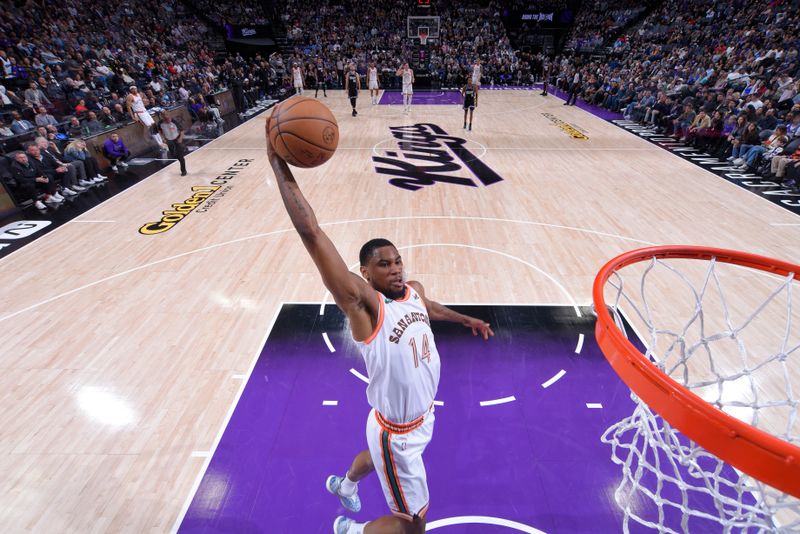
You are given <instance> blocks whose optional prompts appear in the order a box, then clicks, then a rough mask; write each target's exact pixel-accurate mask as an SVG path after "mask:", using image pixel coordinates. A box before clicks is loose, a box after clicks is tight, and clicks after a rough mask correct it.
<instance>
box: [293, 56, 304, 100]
mask: <svg viewBox="0 0 800 534" xmlns="http://www.w3.org/2000/svg"><path fill="white" fill-rule="evenodd" d="M292 85H293V86H294V94H296V95H302V94H303V69H302V68H300V65H298V64H297V63H295V64H293V65H292Z"/></svg>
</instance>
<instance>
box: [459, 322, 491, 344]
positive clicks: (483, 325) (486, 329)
mask: <svg viewBox="0 0 800 534" xmlns="http://www.w3.org/2000/svg"><path fill="white" fill-rule="evenodd" d="M463 324H464V326H466V327H467V328H469V329H471V330H472V335H473V336H477V335H478V334H480V335H481V336H482V337H483V339H489V338H490V337H492V336H493V335H494V332H492V329H491V326H490V325H489V323H487V322H485V321H482V320H480V319H476V318H475V317H467V319H466V320H465V321H464V323H463Z"/></svg>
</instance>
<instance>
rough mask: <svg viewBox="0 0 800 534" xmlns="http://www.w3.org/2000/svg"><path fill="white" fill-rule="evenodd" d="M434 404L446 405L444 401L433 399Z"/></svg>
mask: <svg viewBox="0 0 800 534" xmlns="http://www.w3.org/2000/svg"><path fill="white" fill-rule="evenodd" d="M433 405H434V406H444V401H436V400H435V401H433Z"/></svg>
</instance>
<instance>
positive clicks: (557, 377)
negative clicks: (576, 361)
mask: <svg viewBox="0 0 800 534" xmlns="http://www.w3.org/2000/svg"><path fill="white" fill-rule="evenodd" d="M565 374H567V372H566V371H565V370H564V369H562V370H560V371H559V372H557V373H556V374H555V375H553V377H552V378H551V379H550V380H548V381H547V382H545V383H544V384H542V387H543V388H545V389H546V388H549V387H550V386H552V385H553V384H555V383H556V382H558V381H559V380H561V377H562V376H564V375H565Z"/></svg>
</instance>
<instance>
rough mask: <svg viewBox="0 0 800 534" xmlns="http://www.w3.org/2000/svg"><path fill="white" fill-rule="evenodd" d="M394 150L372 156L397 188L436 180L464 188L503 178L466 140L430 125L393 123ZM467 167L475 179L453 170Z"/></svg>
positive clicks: (415, 187) (419, 186) (413, 188)
mask: <svg viewBox="0 0 800 534" xmlns="http://www.w3.org/2000/svg"><path fill="white" fill-rule="evenodd" d="M389 130H390V131H391V133H392V136H393V137H394V138H395V139H397V150H387V151H385V152H384V155H382V156H373V157H372V161H373V162H375V172H377V173H378V174H388V175H389V176H395V178H392V179H390V180H389V183H390V184H391V185H393V186H395V187H399V188H400V189H406V190H408V191H418V190H419V189H422V188H423V187H425V186H429V185H434V184H436V183H438V182H441V183H446V184H454V185H463V186H467V187H478V186H479V185H480V184H483V185H486V186H488V185H492V184H496V183H497V182H502V181H503V178H502V177H501V176H500V175H499V174H497V173H496V172H494V171H493V170H492V169H491V168H490V167H489V166H488V165H486V164H485V163H484V162H483V161H481V160H480V158H479V157H478V156H476V155H475V154H473V153H472V152H471V151H470V150H469V149H467V148H466V146H465V145H466V144H467V140H466V139H462V138H460V137H455V136H452V135H449V134H448V133H447V132H446V131H444V130H443V129H442V128H441V127H439V126H437V125H435V124H430V123H421V124H412V125H409V126H392V127H390V128H389ZM464 168H466V169H468V170H469V171H470V172H471V173H472V175H473V176H474V177H475V178H476V179H477V182H476V180H474V179H472V178H467V177H464V176H458V175H456V174H455V173H457V172H459V171H463V169H464Z"/></svg>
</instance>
